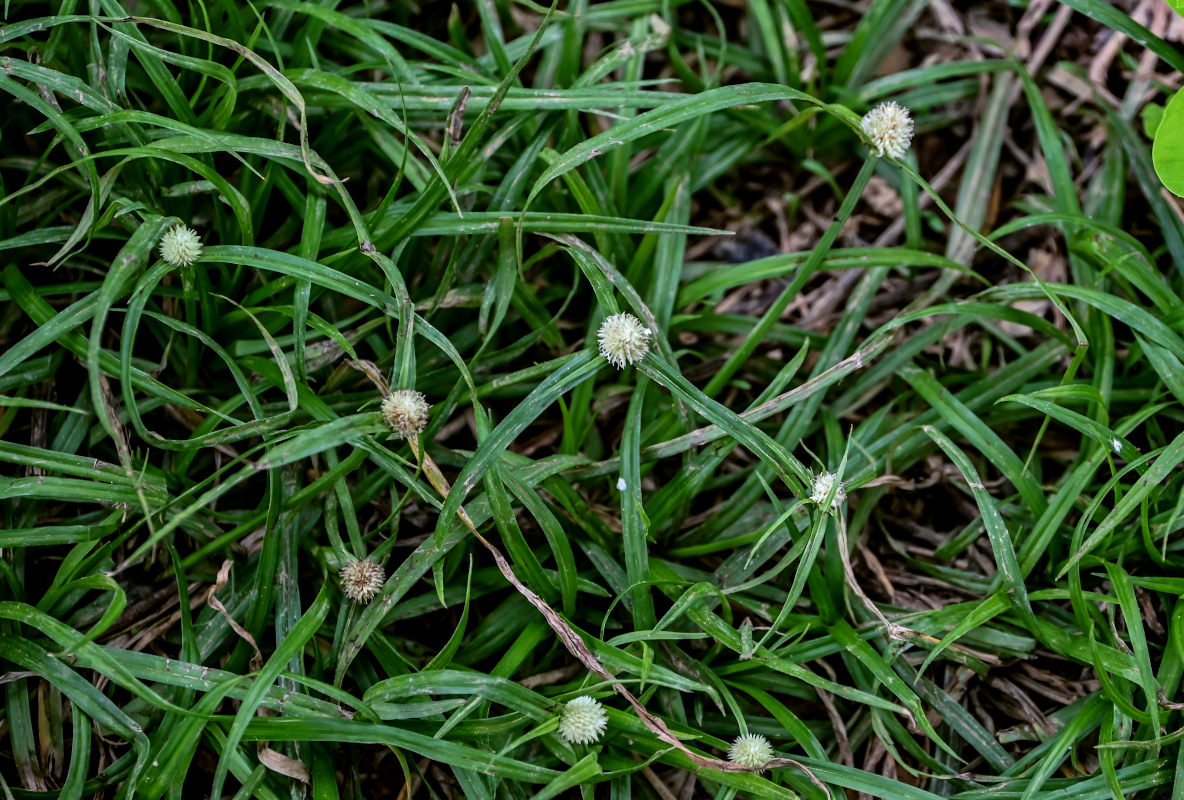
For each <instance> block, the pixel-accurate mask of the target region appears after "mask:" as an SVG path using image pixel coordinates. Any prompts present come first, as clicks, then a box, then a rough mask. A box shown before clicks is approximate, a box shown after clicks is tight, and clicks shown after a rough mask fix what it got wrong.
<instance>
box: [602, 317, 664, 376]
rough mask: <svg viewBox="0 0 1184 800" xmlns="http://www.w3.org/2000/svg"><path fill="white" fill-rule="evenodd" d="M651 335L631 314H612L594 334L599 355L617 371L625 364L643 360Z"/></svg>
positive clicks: (648, 347)
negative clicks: (598, 345)
mask: <svg viewBox="0 0 1184 800" xmlns="http://www.w3.org/2000/svg"><path fill="white" fill-rule="evenodd" d="M653 333H654V332H653V331H651V330H650V329H649V328H647V327H645V326H644V325H642V324H641V320H639V319H638V318H637V317H635V316H633V315H632V314H613V315H612V316H611V317H608V318H607V319H605V321H604V322H602V323H601V324H600V331H599V333H597V334H596V338H597V339H599V340H600V355H601V356H603V357H604V358H605V359H607V360H608V363H610V364H612V365H613V366H614V367H616V368H617V369H624V368H625V365H626V364H634V363H636V362H638V361H641V359H643V358H645V354H646V353H647V352H649V349H650V336H652V335H653Z"/></svg>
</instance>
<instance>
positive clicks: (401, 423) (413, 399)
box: [382, 389, 431, 438]
mask: <svg viewBox="0 0 1184 800" xmlns="http://www.w3.org/2000/svg"><path fill="white" fill-rule="evenodd" d="M430 408H431V406H430V405H428V401H427V400H425V399H424V396H423V394H422V393H420V392H417V391H415V390H414V389H399V390H398V391H394V392H391V393H390V394H388V395H387V396H386V397H384V398H383V399H382V418H383V419H385V420H386V424H387V425H390V426H391V430H393V431H394V432H395V433H397V434H399V435H400V436H402V437H404V438H406V437H408V436H412V435H414V434H419V433H422V432H423V429H424V428H426V427H427V425H428V409H430Z"/></svg>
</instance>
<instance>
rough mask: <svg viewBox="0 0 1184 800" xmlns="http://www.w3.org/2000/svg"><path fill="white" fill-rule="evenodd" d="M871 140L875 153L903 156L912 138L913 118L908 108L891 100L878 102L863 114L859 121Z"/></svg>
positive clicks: (896, 156)
mask: <svg viewBox="0 0 1184 800" xmlns="http://www.w3.org/2000/svg"><path fill="white" fill-rule="evenodd" d="M859 124H860V127H862V128H863V132H864V133H866V134H867V137H868V138H869V139H871V140H872V145H873V146H874V147H875V149H876V155H879V156H885V155H888V156H892V157H893V158H904V154H905V153H907V152H908V151H909V142H911V141H912V140H913V118H912V115H910V114H909V110H908V109H907V108H905V107H904V106H902V105H901V104H900V103H897V102H895V101H893V100H889V101H888V102H886V103H880V104H879V105H878V106H876V107H875V108H873V109H872V110H871V111H869V112H867V113H866V114H864V115H863V120H862V121H861V122H860V123H859Z"/></svg>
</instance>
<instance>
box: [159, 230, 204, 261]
mask: <svg viewBox="0 0 1184 800" xmlns="http://www.w3.org/2000/svg"><path fill="white" fill-rule="evenodd" d="M199 256H201V237H200V236H198V235H197V231H195V230H194V229H193V228H189V227H186V226H184V225H174V226H173V227H171V228H169V229H168V231H167V232H166V233H165V235H164V236H161V237H160V257H161V258H163V259H164V260H165V261H167V262H169V263H170V264H172V265H173V266H174V267H187V266H189V265H190V264H192V263H193V262H194V261H197V259H198V257H199Z"/></svg>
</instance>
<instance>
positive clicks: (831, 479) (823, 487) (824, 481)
mask: <svg viewBox="0 0 1184 800" xmlns="http://www.w3.org/2000/svg"><path fill="white" fill-rule="evenodd" d="M838 480H839V476H838V475H835V474H834V473H833V472H822V473H819V474H818V475H816V476H815V477H814V489H813V491H812V492H811V493H810V500H811V501H812V502H814V503H816V504H817V505H822V504H823V503H825V502H826V498H827V496H828V495H830V492H831V489H834V492H835V496H834V497H833V498H831V501H830V508H831V509H838V507H839V506H841V505H842V504H843V501H844V500H846V499H847V493H846V492H845V491H843V484H841V483H840V484H839V485H838V486H837V487H836V486H835V484H836V483H837V482H838Z"/></svg>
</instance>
